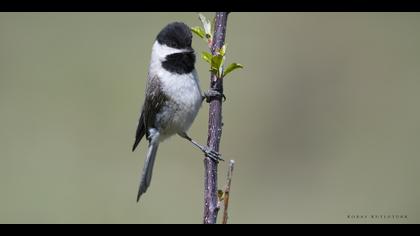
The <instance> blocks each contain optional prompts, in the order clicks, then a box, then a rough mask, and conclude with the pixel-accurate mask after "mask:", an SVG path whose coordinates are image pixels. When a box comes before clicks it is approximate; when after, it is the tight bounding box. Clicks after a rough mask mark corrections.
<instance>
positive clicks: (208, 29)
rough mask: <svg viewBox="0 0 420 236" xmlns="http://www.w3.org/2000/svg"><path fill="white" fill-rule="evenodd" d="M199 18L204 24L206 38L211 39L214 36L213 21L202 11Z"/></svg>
mask: <svg viewBox="0 0 420 236" xmlns="http://www.w3.org/2000/svg"><path fill="white" fill-rule="evenodd" d="M198 18H200V21H201V23H202V24H203V27H204V32H205V36H206V38H207V39H211V38H212V37H213V34H212V32H211V22H210V21H209V20H207V18H206V17H205V16H204V15H203V14H201V13H198Z"/></svg>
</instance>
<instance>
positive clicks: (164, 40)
mask: <svg viewBox="0 0 420 236" xmlns="http://www.w3.org/2000/svg"><path fill="white" fill-rule="evenodd" d="M156 40H157V41H158V42H159V43H160V44H164V45H166V46H168V47H172V48H177V49H184V48H191V42H192V33H191V29H190V27H188V25H186V24H184V23H182V22H173V23H170V24H168V25H167V26H165V28H163V29H162V30H161V31H160V32H159V34H158V35H157V37H156Z"/></svg>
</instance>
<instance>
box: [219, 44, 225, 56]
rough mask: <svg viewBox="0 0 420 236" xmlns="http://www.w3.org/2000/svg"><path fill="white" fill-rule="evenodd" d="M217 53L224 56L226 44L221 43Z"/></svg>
mask: <svg viewBox="0 0 420 236" xmlns="http://www.w3.org/2000/svg"><path fill="white" fill-rule="evenodd" d="M219 54H220V55H222V56H225V54H226V44H225V45H223V47H222V48H220V49H219Z"/></svg>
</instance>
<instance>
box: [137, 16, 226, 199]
mask: <svg viewBox="0 0 420 236" xmlns="http://www.w3.org/2000/svg"><path fill="white" fill-rule="evenodd" d="M191 43H192V33H191V30H190V28H189V27H188V26H187V25H186V24H184V23H181V22H174V23H170V24H168V25H167V26H166V27H164V28H163V29H162V30H161V31H160V33H159V34H158V35H157V37H156V40H155V42H154V44H153V48H152V55H151V61H150V66H149V74H148V79H147V86H146V94H145V95H146V97H145V101H144V104H143V108H142V110H141V115H140V119H139V123H138V127H137V132H136V139H135V142H134V145H133V151H134V150H135V149H136V147H137V146H138V144H139V143H140V141H141V139H142V138H143V136H144V135H146V139H147V140H148V141H149V149H148V151H147V157H146V160H145V162H144V167H143V173H142V175H141V180H140V188H139V191H138V195H137V202H138V201H139V199H140V197H141V195H142V194H143V193H145V192H146V190H147V188H148V187H149V185H150V181H151V178H152V171H153V165H154V162H155V158H156V152H157V150H158V147H159V143H160V142H162V141H163V140H165V139H166V138H168V137H170V136H172V135H174V134H178V135H179V136H180V137H182V138H184V139H187V140H188V141H190V142H191V143H192V144H193V145H194V146H196V147H198V148H199V149H200V150H201V151H203V152H204V153H205V154H206V156H207V157H209V158H211V159H213V160H215V161H218V160H222V159H221V156H220V154H219V153H217V152H214V151H212V150H211V149H210V148H208V147H206V146H203V145H200V144H198V143H197V142H195V141H194V140H192V139H191V138H190V137H189V136H188V135H187V130H188V129H189V128H190V126H191V125H192V123H193V121H194V119H195V117H196V115H197V113H198V111H199V109H200V107H201V104H202V102H203V96H202V93H201V89H200V85H199V81H198V76H197V72H196V70H195V67H194V64H195V53H194V50H193V48H192V47H191ZM215 93H216V94H217V92H215V91H213V92H210V93H209V94H213V95H214V94H215ZM204 97H205V96H204Z"/></svg>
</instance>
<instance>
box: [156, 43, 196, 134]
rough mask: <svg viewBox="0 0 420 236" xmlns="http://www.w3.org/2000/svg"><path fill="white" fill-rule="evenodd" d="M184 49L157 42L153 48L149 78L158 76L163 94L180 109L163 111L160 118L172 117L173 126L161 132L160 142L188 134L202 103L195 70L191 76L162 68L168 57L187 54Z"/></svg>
mask: <svg viewBox="0 0 420 236" xmlns="http://www.w3.org/2000/svg"><path fill="white" fill-rule="evenodd" d="M185 51H186V50H183V49H176V48H170V47H168V46H166V45H161V44H159V42H157V41H156V42H155V43H154V44H153V48H152V55H151V62H150V67H149V78H152V77H154V76H157V77H158V78H159V80H160V81H161V83H162V84H161V86H162V90H163V92H164V93H165V94H166V95H167V96H169V97H170V98H171V100H172V101H176V102H177V104H178V109H177V110H176V111H174V110H173V109H165V108H164V109H163V110H162V112H161V113H160V114H158V116H165V117H171V120H172V122H171V125H168V127H170V128H168V129H167V130H161V131H160V133H161V136H160V140H163V139H165V138H168V137H169V136H171V135H173V134H176V133H178V132H186V131H187V130H188V129H189V128H190V126H191V124H192V123H193V121H194V119H195V117H196V116H197V113H198V111H199V110H200V107H201V103H202V94H201V89H200V85H199V80H198V75H197V72H196V70H195V69H194V70H193V71H192V72H191V73H189V74H182V75H181V74H176V73H173V72H169V71H167V70H166V69H165V68H163V67H162V61H164V60H165V57H166V56H167V55H170V54H173V53H179V52H185Z"/></svg>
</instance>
